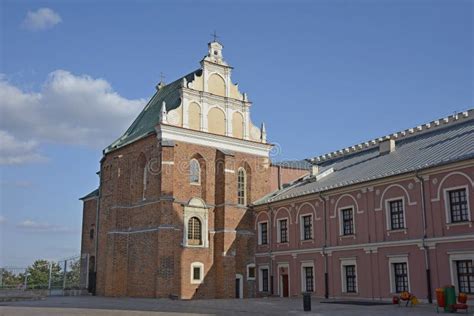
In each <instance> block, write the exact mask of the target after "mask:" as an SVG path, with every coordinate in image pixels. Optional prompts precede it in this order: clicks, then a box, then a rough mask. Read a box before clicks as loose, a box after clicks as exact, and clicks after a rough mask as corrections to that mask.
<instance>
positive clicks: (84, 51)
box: [0, 0, 474, 267]
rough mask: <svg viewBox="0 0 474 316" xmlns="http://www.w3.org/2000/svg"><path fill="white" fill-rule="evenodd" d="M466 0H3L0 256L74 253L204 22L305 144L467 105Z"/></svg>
mask: <svg viewBox="0 0 474 316" xmlns="http://www.w3.org/2000/svg"><path fill="white" fill-rule="evenodd" d="M473 5H474V2H473V1H462V0H451V1H448V0H445V1H436V0H433V1H428V0H412V1H403V0H402V1H392V0H381V1H376V0H372V1H371V0H354V1H340V0H336V1H298V0H297V1H290V0H288V1H262V0H260V1H259V0H256V1H205V0H204V1H199V2H198V1H190V0H189V1H151V0H149V1H144V0H142V1H105V0H104V1H91V0H89V1H74V0H73V1H41V0H35V1H25V0H20V1H10V0H0V14H1V15H0V23H1V24H0V124H1V125H0V266H15V267H25V266H27V265H29V264H31V263H32V262H33V261H34V260H35V259H38V258H45V259H48V260H59V259H61V258H65V257H70V256H74V255H78V254H79V253H80V231H81V223H82V203H81V201H79V200H78V198H80V197H81V196H84V195H85V194H87V193H89V192H90V191H92V190H93V189H95V188H96V187H97V185H98V177H97V175H96V174H95V173H96V172H97V171H98V170H99V160H100V159H101V156H102V149H103V148H104V147H105V146H107V145H108V144H110V143H111V142H112V141H113V140H115V139H116V138H117V137H119V136H120V135H121V134H122V133H123V132H124V131H125V129H126V128H127V127H128V125H129V124H130V123H131V121H132V120H133V119H134V117H135V116H136V115H137V114H138V113H139V112H140V111H141V109H142V108H143V106H144V105H145V103H146V102H147V101H148V99H149V98H150V97H151V96H152V95H153V93H154V91H155V85H156V84H157V83H158V82H159V80H160V73H163V74H164V76H165V81H166V82H171V81H173V80H175V79H177V78H179V77H180V76H183V75H185V74H187V73H189V72H191V71H193V70H195V69H197V68H198V67H199V61H200V60H201V59H202V58H203V57H204V55H205V54H206V53H207V43H208V42H209V41H210V40H211V36H210V34H211V33H213V32H214V31H216V32H217V35H218V36H219V41H220V42H221V43H222V44H223V45H224V50H223V55H224V58H225V60H226V61H227V62H228V63H229V64H230V65H231V66H233V67H234V71H233V82H237V83H239V87H240V89H241V91H243V92H246V93H247V94H248V96H249V99H250V100H251V101H252V102H253V105H252V109H251V117H252V120H253V122H254V123H255V124H256V125H260V123H261V122H265V125H266V127H267V135H268V139H269V141H271V142H272V143H275V144H277V145H278V148H279V149H280V150H279V154H278V155H277V156H275V157H273V158H272V159H274V160H286V159H303V158H309V157H312V156H315V155H319V154H324V153H327V152H330V151H334V150H338V149H341V148H343V147H347V146H351V145H353V144H356V143H359V142H362V141H366V140H369V139H373V138H376V137H380V136H384V135H386V134H389V133H392V132H396V131H399V130H403V129H406V128H410V127H414V126H417V125H419V124H421V123H424V122H429V121H432V120H434V119H437V118H441V117H444V116H447V115H450V114H453V113H454V112H460V111H463V110H466V109H469V108H472V107H473V91H474V90H473V88H474V81H473V73H474V69H473V56H474V55H473V11H474V10H473V9H474V8H473Z"/></svg>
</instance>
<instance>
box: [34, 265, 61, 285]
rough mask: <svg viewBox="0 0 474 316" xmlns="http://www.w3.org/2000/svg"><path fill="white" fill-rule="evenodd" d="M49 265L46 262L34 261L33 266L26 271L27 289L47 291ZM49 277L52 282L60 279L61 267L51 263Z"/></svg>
mask: <svg viewBox="0 0 474 316" xmlns="http://www.w3.org/2000/svg"><path fill="white" fill-rule="evenodd" d="M49 265H50V262H48V261H47V260H36V261H35V262H34V263H33V265H31V266H29V267H28V269H27V270H26V271H27V273H28V283H27V284H28V288H32V289H47V288H48V280H49ZM52 265H53V266H52V271H51V276H52V280H53V281H54V280H55V279H61V278H62V273H61V267H60V266H59V265H58V264H57V263H55V262H52Z"/></svg>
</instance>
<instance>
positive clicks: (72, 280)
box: [0, 256, 87, 295]
mask: <svg viewBox="0 0 474 316" xmlns="http://www.w3.org/2000/svg"><path fill="white" fill-rule="evenodd" d="M81 264H86V265H87V257H86V258H81V257H80V256H76V257H71V258H67V259H62V260H59V261H46V260H37V261H35V262H34V263H33V264H32V265H31V266H29V267H27V268H19V267H3V268H0V289H7V290H17V291H18V290H22V291H26V290H48V291H47V292H48V294H49V295H69V294H70V293H71V291H75V290H81V289H84V288H86V287H87V276H85V278H84V277H83V276H81ZM85 271H86V273H87V269H86V270H85ZM84 280H85V281H84Z"/></svg>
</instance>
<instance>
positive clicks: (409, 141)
mask: <svg viewBox="0 0 474 316" xmlns="http://www.w3.org/2000/svg"><path fill="white" fill-rule="evenodd" d="M465 113H467V112H465ZM473 114H474V113H473V110H469V113H468V114H466V115H465V118H464V119H462V120H460V121H454V120H453V121H449V123H446V124H445V125H440V126H438V127H437V128H432V129H431V130H424V131H423V132H420V133H414V134H413V135H412V136H409V137H404V138H401V139H399V140H397V141H396V149H395V151H393V152H391V153H389V154H385V155H380V154H379V150H378V146H377V147H372V148H369V149H366V150H361V151H357V152H354V153H352V154H345V155H343V156H341V157H339V158H335V159H331V160H328V161H324V162H321V163H318V165H319V166H320V173H319V174H321V173H322V172H324V171H325V170H328V169H330V168H333V170H334V172H332V173H330V174H328V175H327V176H325V177H322V178H321V179H319V180H316V179H315V177H311V176H308V177H305V178H303V179H301V180H299V181H295V182H294V183H292V184H290V185H289V186H288V187H286V188H284V189H282V190H278V191H275V192H273V193H270V194H268V195H267V196H265V197H263V198H262V199H260V200H258V201H256V202H255V203H254V205H261V204H266V203H271V202H275V201H280V200H284V199H288V198H293V197H297V196H302V195H306V194H312V193H317V192H323V191H327V190H331V189H334V188H339V187H344V186H349V185H352V184H356V183H361V182H366V181H371V180H375V179H380V178H384V177H389V176H393V175H398V174H403V173H407V172H413V171H416V170H420V169H425V168H429V167H434V166H438V165H443V164H447V163H451V162H455V161H461V160H466V159H472V158H474V119H473V117H472V116H473ZM456 120H457V118H456Z"/></svg>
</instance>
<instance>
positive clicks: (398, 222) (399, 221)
mask: <svg viewBox="0 0 474 316" xmlns="http://www.w3.org/2000/svg"><path fill="white" fill-rule="evenodd" d="M389 206H390V228H391V229H402V228H405V219H404V217H403V200H396V201H390V203H389Z"/></svg>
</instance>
